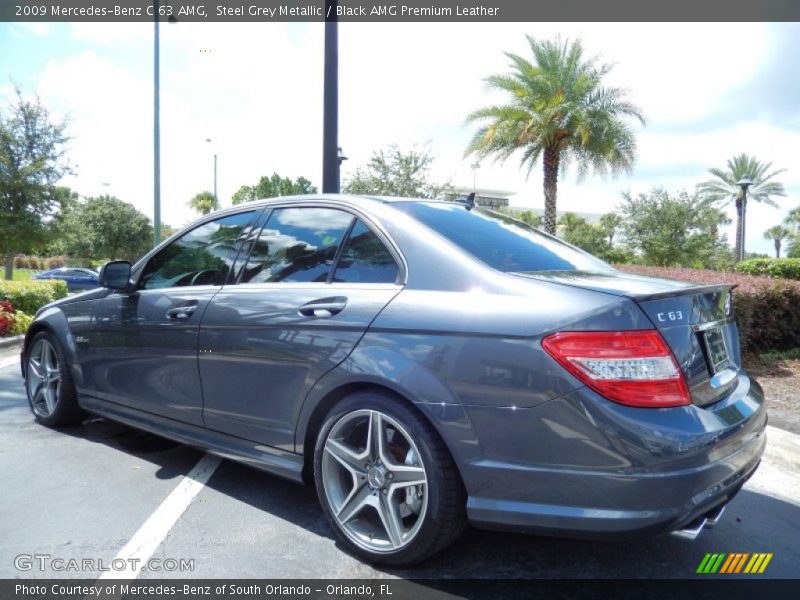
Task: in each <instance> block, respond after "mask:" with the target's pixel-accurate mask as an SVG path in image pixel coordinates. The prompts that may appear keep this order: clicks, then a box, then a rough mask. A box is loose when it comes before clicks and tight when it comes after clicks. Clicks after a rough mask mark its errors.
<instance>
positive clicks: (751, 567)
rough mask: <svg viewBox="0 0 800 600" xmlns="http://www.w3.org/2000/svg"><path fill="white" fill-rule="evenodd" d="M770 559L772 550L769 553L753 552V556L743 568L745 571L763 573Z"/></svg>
mask: <svg viewBox="0 0 800 600" xmlns="http://www.w3.org/2000/svg"><path fill="white" fill-rule="evenodd" d="M771 560H772V552H770V553H757V554H753V558H751V559H750V562H749V563H747V566H746V567H745V569H744V572H745V573H763V572H764V569H766V568H767V565H768V564H769V561H771Z"/></svg>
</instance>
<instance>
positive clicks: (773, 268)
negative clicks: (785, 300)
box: [735, 258, 800, 279]
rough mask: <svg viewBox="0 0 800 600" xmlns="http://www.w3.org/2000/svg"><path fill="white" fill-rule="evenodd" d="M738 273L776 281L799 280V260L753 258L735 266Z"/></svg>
mask: <svg viewBox="0 0 800 600" xmlns="http://www.w3.org/2000/svg"><path fill="white" fill-rule="evenodd" d="M735 268H736V270H737V271H738V272H739V273H744V274H746V275H762V276H765V277H773V278H777V279H800V258H753V259H750V260H745V261H742V262H740V263H739V264H738V265H736V267H735Z"/></svg>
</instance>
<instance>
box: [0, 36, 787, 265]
mask: <svg viewBox="0 0 800 600" xmlns="http://www.w3.org/2000/svg"><path fill="white" fill-rule="evenodd" d="M528 45H529V49H530V56H527V57H526V56H522V55H518V54H512V53H508V54H507V57H508V58H509V61H510V70H509V71H508V72H506V73H501V74H496V75H492V76H490V77H488V78H487V79H486V83H487V85H488V87H489V88H491V89H493V90H495V91H498V92H500V93H501V94H504V95H505V97H506V101H505V102H504V103H500V104H496V105H492V106H488V107H483V108H478V109H476V110H475V111H473V112H471V113H470V114H468V115H467V117H466V122H467V124H474V125H477V129H476V130H475V131H474V132H473V134H472V137H471V139H470V141H469V143H468V145H467V147H466V149H465V156H475V157H477V158H478V159H484V158H490V157H491V158H494V159H496V160H498V161H500V162H504V161H506V160H507V159H509V158H511V157H512V156H515V157H517V158H519V159H520V165H521V167H522V169H523V170H524V171H525V172H526V173H527V174H530V172H531V171H532V169H533V168H534V167H536V166H538V165H541V166H542V171H543V195H544V214H543V216H542V217H540V216H539V215H537V214H535V213H534V212H533V211H530V210H522V211H519V210H516V211H513V212H514V216H515V217H516V218H519V219H520V220H522V221H524V222H526V223H528V224H530V225H534V226H537V227H542V228H543V229H544V230H545V231H546V232H548V233H550V234H554V235H555V234H557V235H561V236H562V237H563V238H564V239H566V240H567V241H569V242H571V243H573V244H575V245H576V246H579V247H581V248H584V249H586V250H587V251H589V252H592V253H594V254H597V255H599V256H601V257H603V258H606V259H607V260H610V261H612V262H624V261H632V260H635V261H640V262H645V263H648V264H656V265H666V264H671V265H675V264H681V265H688V266H707V267H712V268H726V267H727V266H728V265H729V264H730V263H731V261H733V260H734V258H733V257H734V256H735V255H734V254H733V253H732V252H731V251H730V250H729V249H728V246H727V240H726V238H725V237H724V236H723V235H721V234H720V233H719V230H720V227H721V226H723V225H725V224H727V223H728V219H727V218H726V217H725V214H724V212H723V209H724V208H725V206H727V205H728V204H730V203H733V204H734V206H735V207H736V209H737V228H736V231H737V238H736V244H735V246H736V249H737V254H738V248H739V247H740V244H741V243H742V240H740V239H739V237H738V235H739V231H740V230H741V229H740V225H741V223H740V221H741V219H742V218H743V211H742V204H743V193H742V188H741V186H740V185H739V181H741V180H742V178H743V177H745V176H746V177H749V179H750V180H751V181H752V185H751V186H750V188H749V190H748V192H747V199H748V202H756V203H763V204H767V205H772V206H776V205H777V202H776V199H777V198H779V197H783V196H786V192H785V189H784V187H783V185H782V184H781V183H780V182H779V181H777V180H776V178H777V177H778V176H779V175H780V174H781V173H782V172H783V170H782V169H774V168H773V167H772V164H771V163H769V162H762V161H760V160H758V159H757V158H755V157H753V156H750V155H747V154H739V155H736V156H734V157H732V158H731V159H730V160H729V161H728V163H727V165H726V167H724V168H712V169H710V174H711V176H712V177H711V178H709V179H708V180H707V181H704V182H702V183H701V184H699V185H698V186H697V187H696V188H695V190H694V191H693V192H685V191H679V192H672V191H668V190H665V189H661V188H657V189H654V190H652V191H651V192H649V193H647V194H639V195H637V196H635V197H634V196H631V195H630V194H624V195H623V197H622V201H621V203H620V204H619V205H618V206H617V207H616V209H615V212H614V213H612V214H608V215H604V216H603V217H602V218H601V219H600V220H599V222H596V223H593V222H588V221H587V220H586V219H582V218H580V217H578V216H577V215H574V214H563V215H562V216H561V217H560V218H559V217H558V211H557V189H558V180H559V176H560V175H561V174H562V173H563V172H565V170H566V169H567V168H568V167H569V166H572V167H573V168H575V170H576V171H577V175H578V178H579V179H581V178H583V177H585V176H586V175H588V174H589V173H590V172H591V173H595V174H601V175H602V174H606V173H611V174H612V175H613V174H618V173H625V172H630V171H631V170H632V168H633V166H634V164H635V160H636V134H635V129H634V124H636V123H638V124H640V125H644V124H645V118H644V115H643V113H642V111H641V110H640V109H639V108H638V107H637V106H636V105H635V104H634V103H633V102H632V101H631V100H630V98H628V95H627V92H626V91H625V90H624V89H621V88H617V87H610V86H607V85H606V84H605V83H604V79H605V77H606V75H607V74H608V73H609V72H610V70H611V66H610V65H608V64H606V63H604V62H602V60H601V57H600V56H590V55H587V53H586V51H585V49H584V47H583V45H582V43H581V41H580V40H565V39H562V38H560V37H556V38H555V39H554V40H537V39H534V38H533V37H530V36H528ZM68 142H69V137H68V135H67V124H66V122H64V121H54V120H53V119H52V118H51V116H50V114H49V113H48V111H47V109H46V107H45V106H44V105H43V104H42V103H41V101H40V100H39V98H37V97H34V98H32V99H29V98H25V97H24V96H23V94H22V93H21V92H20V90H19V89H16V90H15V94H14V95H13V97H12V99H11V101H10V103H9V105H8V107H7V109H6V110H1V109H0V254H1V255H2V256H3V260H4V264H5V276H6V278H10V277H11V274H12V270H13V261H14V256H15V254H18V253H26V252H34V251H43V252H48V253H53V254H67V255H70V256H88V257H96V258H119V257H122V258H131V259H132V258H135V257H136V256H139V255H141V254H142V253H143V252H145V251H146V250H147V249H148V248H149V247H150V240H151V239H152V234H153V232H152V224H151V222H150V220H149V219H148V217H146V216H145V215H144V214H142V213H141V212H139V211H138V210H136V208H135V207H133V206H132V205H130V204H128V203H125V202H123V201H121V200H120V199H118V198H114V197H112V196H107V195H105V196H98V197H90V198H83V197H80V196H78V195H77V194H75V193H74V192H73V191H71V190H69V189H67V188H64V187H61V186H59V185H58V183H59V181H60V180H61V179H62V178H63V177H64V176H65V175H68V174H70V173H72V167H71V165H70V163H69V161H68V159H67V156H66V148H67V144H68ZM432 163H433V156H432V155H431V153H430V150H429V149H428V148H427V147H421V148H420V147H414V148H411V149H407V150H403V149H401V148H399V147H397V146H388V147H386V148H382V149H378V150H375V151H374V152H373V153H372V154H371V156H370V157H369V159H368V161H367V162H366V164H365V165H363V166H361V167H358V168H357V169H356V170H355V171H354V172H353V174H352V175H351V176H350V177H349V178H348V179H347V180H345V182H344V184H343V186H342V191H343V192H344V193H351V194H376V195H392V196H416V197H427V198H441V197H443V196H444V195H446V194H448V192H451V191H452V187H451V186H450V184H449V182H437V181H434V180H433V179H432V178H431V175H430V169H431V165H432ZM316 191H317V189H316V187H315V186H314V185H313V184H312V183H311V181H310V180H309V179H307V178H305V177H298V178H297V179H291V178H288V177H284V176H281V175H279V174H278V173H273V174H272V175H269V176H267V175H265V176H262V177H261V178H260V179H259V180H258V181H257V182H255V183H254V184H252V185H243V186H241V187H240V188H239V189H238V190H237V191H236V192H235V193H234V194H233V196H232V198H231V203H232V204H240V203H244V202H251V201H253V200H256V199H259V198H270V197H276V196H286V195H296V194H309V193H315V192H316ZM218 200H219V199H218V198H217V197H216V196H215V195H214V194H213V193H212V192H209V191H203V192H200V193H198V194H196V195H195V196H194V197H193V198H191V199H190V200H188V205H189V206H190V207H191V208H192V209H193V210H196V211H197V212H199V213H201V214H207V213H209V212H211V211H213V210H215V209H217V208H219V205H218ZM166 229H168V230H169V228H168V227H167V228H166ZM167 233H169V231H167ZM764 236H765V237H766V238H767V239H769V240H771V241H772V242H773V245H774V248H775V253H776V255H780V253H781V251H782V250H786V251H787V252H788V254H789V255H790V256H792V255H795V256H796V255H800V207H798V208H796V209H794V210H793V211H791V213H790V215H789V217H788V218H787V219H786V221H785V222H784V223H782V224H779V225H776V226H774V227H771V228H770V229H768V230H767V231H766V232H764Z"/></svg>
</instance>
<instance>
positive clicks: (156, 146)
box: [153, 0, 161, 246]
mask: <svg viewBox="0 0 800 600" xmlns="http://www.w3.org/2000/svg"><path fill="white" fill-rule="evenodd" d="M158 9H159V1H158V0H153V23H154V27H155V29H154V32H153V36H154V37H153V243H154V245H155V246H158V244H159V243H160V242H161V114H160V113H161V102H160V92H161V90H160V89H159V88H160V85H161V81H160V79H161V77H160V75H161V74H160V72H159V71H160V67H159V62H160V60H159V36H158Z"/></svg>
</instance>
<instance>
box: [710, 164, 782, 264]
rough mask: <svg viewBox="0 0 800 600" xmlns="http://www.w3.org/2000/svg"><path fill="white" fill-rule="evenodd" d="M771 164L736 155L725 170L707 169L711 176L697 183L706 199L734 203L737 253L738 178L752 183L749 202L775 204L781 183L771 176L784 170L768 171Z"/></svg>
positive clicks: (739, 217)
mask: <svg viewBox="0 0 800 600" xmlns="http://www.w3.org/2000/svg"><path fill="white" fill-rule="evenodd" d="M771 169H772V163H762V162H761V161H760V160H758V159H757V158H755V157H754V156H749V155H747V154H739V155H738V156H734V157H733V158H731V159H729V160H728V163H727V168H725V169H717V168H714V169H709V171H708V172H709V173H711V174H712V175H713V176H714V179H709V180H708V181H704V182H702V183H699V184H698V185H697V191H698V192H699V193H700V194H701V195H702V196H703V197H704V198H706V199H707V200H710V201H712V202H717V203H722V204H727V203H729V202H731V201H733V202H735V203H736V215H737V217H736V256H739V249H740V248H741V246H742V244H743V243H744V240H742V239H741V234H742V188H741V187H740V186H739V183H738V182H739V181H741V180H742V178H743V177H749V178H750V180H751V181H752V182H753V184H752V185H751V186H750V189H748V190H747V200H748V202H758V203H761V204H767V205H769V206H778V204H777V203H776V202H775V200H774V198H775V197H776V196H785V195H786V190H784V188H783V184H782V183H780V182H778V181H773V178H774V177H776V176H777V175H780V174H781V173H783V172H784V171H785V170H786V169H778V170H771Z"/></svg>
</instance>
